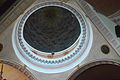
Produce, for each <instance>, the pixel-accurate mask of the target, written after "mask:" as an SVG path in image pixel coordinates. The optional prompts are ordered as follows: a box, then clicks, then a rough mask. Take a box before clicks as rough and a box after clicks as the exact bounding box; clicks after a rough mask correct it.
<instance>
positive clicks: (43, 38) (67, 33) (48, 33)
mask: <svg viewBox="0 0 120 80" xmlns="http://www.w3.org/2000/svg"><path fill="white" fill-rule="evenodd" d="M80 33H81V28H80V24H79V21H78V19H77V18H76V16H75V15H74V14H73V13H72V12H71V11H69V10H67V9H65V8H62V7H58V6H47V7H43V8H40V9H38V10H37V11H35V12H34V13H33V14H31V15H30V16H29V17H28V19H27V21H26V23H25V25H24V32H23V36H24V39H25V41H26V42H27V43H28V44H29V45H30V46H32V47H33V48H35V49H37V50H39V51H43V52H50V53H51V52H58V51H61V50H64V49H66V48H68V47H70V46H71V45H72V44H74V42H75V41H76V40H77V39H78V37H79V35H80Z"/></svg>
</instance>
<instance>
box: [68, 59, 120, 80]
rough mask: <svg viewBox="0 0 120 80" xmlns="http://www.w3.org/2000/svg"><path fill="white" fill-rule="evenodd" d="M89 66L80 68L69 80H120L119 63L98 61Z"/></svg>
mask: <svg viewBox="0 0 120 80" xmlns="http://www.w3.org/2000/svg"><path fill="white" fill-rule="evenodd" d="M88 65H89V66H88ZM88 65H86V66H83V67H82V68H80V69H79V70H78V71H77V72H75V73H74V74H73V75H72V76H71V77H70V78H69V80H120V76H119V74H120V64H119V63H117V62H113V61H98V62H94V63H90V64H88Z"/></svg>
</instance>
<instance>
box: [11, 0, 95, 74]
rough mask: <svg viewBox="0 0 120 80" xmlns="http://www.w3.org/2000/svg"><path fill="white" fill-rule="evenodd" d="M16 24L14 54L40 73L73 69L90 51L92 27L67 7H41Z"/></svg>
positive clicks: (72, 8)
mask: <svg viewBox="0 0 120 80" xmlns="http://www.w3.org/2000/svg"><path fill="white" fill-rule="evenodd" d="M17 21H18V22H17V23H16V25H15V28H14V30H13V36H12V42H13V48H14V50H15V53H16V55H17V56H18V58H19V59H20V60H21V61H22V62H23V63H24V64H26V65H27V66H28V67H30V68H32V69H34V70H37V71H39V72H44V73H59V72H64V71H67V70H69V69H72V68H74V67H75V66H76V65H78V64H79V63H80V62H82V61H83V60H84V58H85V57H86V56H87V55H88V53H89V51H90V49H91V46H92V40H93V35H92V28H91V25H90V23H89V22H88V21H87V19H86V18H85V16H84V15H83V14H82V13H81V12H79V11H77V9H75V8H74V6H71V5H69V4H66V3H61V2H45V3H40V4H37V5H35V6H33V7H32V8H30V9H29V10H28V11H26V13H24V14H23V15H22V16H21V17H20V18H19V19H18V20H17Z"/></svg>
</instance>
